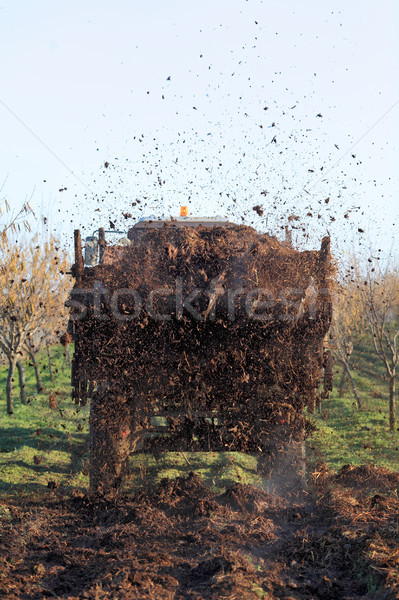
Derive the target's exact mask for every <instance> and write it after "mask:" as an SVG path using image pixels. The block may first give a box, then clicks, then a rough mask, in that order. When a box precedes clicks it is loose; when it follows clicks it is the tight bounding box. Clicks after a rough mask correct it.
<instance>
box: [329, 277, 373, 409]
mask: <svg viewBox="0 0 399 600" xmlns="http://www.w3.org/2000/svg"><path fill="white" fill-rule="evenodd" d="M347 275H348V277H346V278H345V279H344V281H342V282H341V283H340V285H339V286H338V288H337V291H336V298H335V310H334V318H333V324H332V333H333V355H334V358H335V360H336V361H337V362H338V363H340V364H341V365H342V369H343V371H342V376H341V381H340V384H339V391H340V394H341V393H342V390H343V385H344V382H345V378H346V377H348V379H349V381H350V384H351V386H352V390H353V394H354V396H355V399H356V404H357V407H358V408H359V409H362V408H363V403H362V400H361V398H360V396H359V392H358V390H357V386H356V382H355V380H354V378H353V375H352V365H351V358H352V353H353V348H354V346H355V345H356V343H357V342H358V341H359V340H360V338H361V337H362V336H363V335H364V332H365V327H366V322H365V318H364V311H363V309H362V296H361V293H360V290H359V285H358V279H357V275H356V274H355V273H352V271H351V270H349V271H348V273H347Z"/></svg>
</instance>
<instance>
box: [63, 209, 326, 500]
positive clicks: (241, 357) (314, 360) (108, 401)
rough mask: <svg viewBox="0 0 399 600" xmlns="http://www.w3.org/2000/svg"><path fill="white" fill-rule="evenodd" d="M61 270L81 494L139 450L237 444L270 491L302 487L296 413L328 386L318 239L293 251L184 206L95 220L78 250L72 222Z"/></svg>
mask: <svg viewBox="0 0 399 600" xmlns="http://www.w3.org/2000/svg"><path fill="white" fill-rule="evenodd" d="M72 274H73V277H74V279H75V285H74V288H73V290H72V292H71V296H70V299H69V301H68V305H69V307H70V320H69V325H68V332H69V334H70V336H71V337H72V339H73V341H74V357H73V361H72V388H73V398H74V400H75V402H76V403H78V404H82V405H84V404H86V403H87V402H89V401H90V488H91V490H92V491H93V492H100V493H111V492H113V491H114V490H117V489H118V488H120V486H121V485H123V482H124V479H125V477H126V475H127V473H128V470H129V457H130V455H131V454H132V453H137V452H139V453H152V454H153V455H155V456H156V457H158V456H159V455H160V454H161V453H163V452H183V453H184V452H245V453H248V454H251V455H255V456H256V457H257V464H258V470H259V472H260V473H261V474H262V476H263V477H264V478H265V479H266V480H267V482H269V485H270V486H271V489H278V490H283V491H284V493H290V491H292V490H295V489H297V488H298V487H301V486H303V483H304V477H305V454H304V447H305V444H304V437H305V412H306V411H305V408H306V407H308V410H310V411H313V410H314V406H315V403H316V401H317V397H318V395H319V396H320V394H325V393H326V389H324V391H322V392H320V389H321V387H322V383H323V377H324V383H325V386H324V388H326V387H327V392H328V389H329V386H330V380H331V377H330V375H331V360H330V355H329V352H328V350H327V351H326V340H327V339H328V331H329V328H330V324H331V318H332V288H333V279H334V275H333V266H332V264H331V256H330V241H329V238H327V237H326V238H323V240H322V243H321V248H320V250H317V251H316V250H315V251H298V250H296V249H294V248H293V247H292V244H291V242H290V240H289V239H286V240H285V241H284V242H281V241H279V240H278V239H277V238H276V237H273V236H271V235H269V234H267V233H259V232H257V231H256V230H255V229H254V228H252V227H249V226H246V225H237V224H235V223H232V222H230V221H228V220H226V219H224V218H219V217H217V218H212V217H203V218H199V217H197V218H193V217H189V216H188V214H187V210H186V209H185V208H183V209H182V211H181V214H180V216H179V217H170V218H161V217H155V216H153V217H147V218H142V219H140V220H139V221H138V222H137V223H135V224H133V225H132V226H131V227H130V228H129V229H128V230H127V231H116V230H114V229H113V230H110V231H105V230H104V229H102V228H101V229H99V230H98V231H96V232H94V233H93V235H91V236H89V237H88V238H86V240H85V244H84V247H83V245H82V241H81V235H80V232H79V230H76V231H75V263H74V265H73V268H72ZM326 382H327V383H326Z"/></svg>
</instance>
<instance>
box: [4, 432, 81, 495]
mask: <svg viewBox="0 0 399 600" xmlns="http://www.w3.org/2000/svg"><path fill="white" fill-rule="evenodd" d="M37 431H38V430H37V429H34V428H24V427H18V426H17V427H13V428H9V429H6V430H4V431H3V432H2V437H1V439H0V466H1V471H2V473H3V474H2V476H1V479H0V493H2V494H6V495H16V494H18V493H20V492H21V493H23V494H26V493H28V494H29V493H31V492H33V491H34V492H39V491H43V490H44V489H47V482H48V481H52V480H54V479H56V480H57V485H60V487H61V486H62V487H64V486H66V487H70V481H71V479H72V478H73V477H75V476H77V475H79V474H80V473H81V472H82V463H83V462H84V460H85V458H86V457H87V454H88V435H87V434H86V433H78V432H74V433H69V432H61V431H58V430H57V429H53V428H43V429H42V430H40V431H41V433H40V434H38V433H37ZM32 478H37V481H32Z"/></svg>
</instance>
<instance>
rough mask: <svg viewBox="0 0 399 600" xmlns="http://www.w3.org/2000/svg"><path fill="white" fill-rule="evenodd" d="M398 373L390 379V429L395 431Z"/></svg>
mask: <svg viewBox="0 0 399 600" xmlns="http://www.w3.org/2000/svg"><path fill="white" fill-rule="evenodd" d="M395 380H396V373H395V371H394V372H393V373H392V375H391V377H390V378H389V429H390V431H395V427H396V414H395V412H396V406H395V392H396V381H395Z"/></svg>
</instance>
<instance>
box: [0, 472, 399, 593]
mask: <svg viewBox="0 0 399 600" xmlns="http://www.w3.org/2000/svg"><path fill="white" fill-rule="evenodd" d="M398 486H399V474H392V473H389V472H388V471H386V470H384V469H377V468H375V467H359V468H356V467H351V466H347V467H344V468H343V469H341V471H340V472H339V473H338V474H336V475H335V474H333V473H331V472H329V471H328V468H327V467H326V466H325V465H319V466H318V467H317V468H316V469H315V470H314V472H313V474H312V476H311V483H310V487H309V490H308V493H307V494H306V495H305V497H304V498H302V499H301V500H299V499H297V500H296V501H295V500H294V501H293V500H290V501H288V500H287V499H284V498H278V497H273V496H271V495H269V494H267V493H266V492H263V491H260V490H257V489H255V488H253V487H250V486H245V485H235V486H234V487H233V488H231V489H228V490H226V491H225V492H224V493H223V494H221V495H220V496H216V495H215V494H214V493H213V492H212V491H211V490H210V489H208V488H206V487H204V485H203V484H202V482H201V481H200V479H199V478H198V477H197V476H196V475H194V474H190V475H189V476H188V477H187V478H178V479H176V480H173V481H172V480H163V481H162V482H161V483H160V484H158V485H157V486H156V487H155V488H154V489H153V490H152V491H151V492H150V493H147V494H144V493H139V494H137V495H136V496H133V497H131V496H130V497H126V496H125V497H122V496H120V497H119V498H114V499H111V498H107V497H97V498H96V499H95V498H90V497H88V496H84V495H83V494H81V495H75V496H74V497H66V496H65V495H62V493H61V492H58V491H50V490H49V493H48V494H49V495H48V497H47V499H43V498H40V499H33V500H31V501H23V500H18V499H15V500H7V501H4V502H2V505H1V506H0V515H1V529H2V534H3V535H2V538H1V542H0V552H1V555H0V556H1V557H0V573H1V577H0V596H1V597H4V598H7V599H8V600H13V599H26V600H35V599H37V600H39V599H41V598H46V597H48V598H69V599H74V598H91V599H93V600H94V599H102V598H109V599H111V598H112V599H115V598H119V599H122V598H123V599H124V598H129V599H130V598H131V599H134V598H140V599H141V598H151V599H152V598H154V599H178V598H182V599H183V598H192V599H194V598H195V599H200V598H204V599H205V598H207V599H208V598H213V599H215V600H219V599H221V598H229V599H240V600H241V599H244V600H245V599H254V600H255V599H259V598H262V597H264V598H268V599H277V598H285V599H287V600H288V599H289V598H291V599H298V600H299V599H309V598H314V599H318V598H321V599H323V600H329V599H331V600H336V599H338V598H346V599H357V598H370V599H371V598H380V599H383V598H384V599H390V598H397V597H398V594H399V569H398V559H399V547H398V541H399V528H398V516H399V500H398V495H397V493H398V492H397V489H398Z"/></svg>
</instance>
